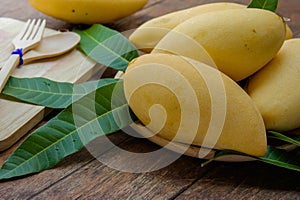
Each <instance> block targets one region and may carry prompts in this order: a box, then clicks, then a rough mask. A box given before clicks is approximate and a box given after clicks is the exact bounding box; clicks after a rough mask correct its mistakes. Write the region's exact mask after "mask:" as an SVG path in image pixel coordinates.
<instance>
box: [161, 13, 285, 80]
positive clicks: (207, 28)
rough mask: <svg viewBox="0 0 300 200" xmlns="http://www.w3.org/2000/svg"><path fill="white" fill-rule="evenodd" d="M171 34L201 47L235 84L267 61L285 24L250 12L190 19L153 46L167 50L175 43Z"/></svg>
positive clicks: (270, 15) (281, 38) (274, 16)
mask: <svg viewBox="0 0 300 200" xmlns="http://www.w3.org/2000/svg"><path fill="white" fill-rule="evenodd" d="M172 32H175V33H176V34H182V35H186V36H188V37H189V38H190V39H191V40H193V41H195V42H197V43H199V45H201V46H203V47H204V49H205V50H206V51H207V52H208V54H209V55H210V56H211V58H212V59H213V61H214V62H215V64H216V65H217V68H218V69H219V70H220V71H222V72H223V73H225V74H227V75H228V76H229V77H231V78H232V79H233V80H235V81H240V80H242V79H245V78H246V77H248V76H250V75H251V74H253V73H255V72H256V71H258V70H259V69H261V68H262V67H263V66H264V65H266V64H267V63H268V62H269V61H271V60H272V58H273V57H274V56H275V55H276V54H277V53H278V51H279V49H280V48H281V46H282V44H283V42H284V40H285V35H286V32H285V22H284V21H283V19H282V18H281V17H280V16H278V15H277V14H275V13H273V12H271V11H267V10H262V9H252V8H251V9H250V8H249V9H228V10H222V11H215V12H208V13H205V14H202V15H198V16H196V17H192V18H190V19H188V20H186V21H185V22H183V23H181V24H179V25H178V26H176V27H175V28H174V29H173V30H172V31H171V32H169V33H168V34H167V35H166V36H165V37H164V38H163V39H162V40H161V41H160V42H159V43H158V45H157V46H158V47H160V48H161V45H160V43H163V44H164V48H167V46H168V45H169V44H171V43H174V42H177V41H175V40H174V34H173V33H172ZM183 48H189V47H183ZM168 50H170V49H168ZM191 51H192V50H191ZM184 56H187V57H191V56H189V55H187V54H186V55H184ZM200 61H202V60H201V59H200Z"/></svg>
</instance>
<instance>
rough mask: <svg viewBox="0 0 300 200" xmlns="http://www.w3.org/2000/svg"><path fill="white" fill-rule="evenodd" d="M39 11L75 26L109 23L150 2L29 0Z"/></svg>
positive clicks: (135, 0)
mask: <svg viewBox="0 0 300 200" xmlns="http://www.w3.org/2000/svg"><path fill="white" fill-rule="evenodd" d="M28 2H29V3H30V4H31V5H32V6H33V7H34V8H35V9H37V10H38V11H40V12H42V13H44V14H46V15H49V16H52V17H55V18H58V19H61V20H64V21H67V22H69V23H73V24H96V23H109V22H112V21H115V20H118V19H121V18H123V17H126V16H129V15H131V14H133V13H134V12H136V11H138V10H140V9H141V8H143V6H144V5H145V4H146V3H147V2H148V0H118V1H108V0H28Z"/></svg>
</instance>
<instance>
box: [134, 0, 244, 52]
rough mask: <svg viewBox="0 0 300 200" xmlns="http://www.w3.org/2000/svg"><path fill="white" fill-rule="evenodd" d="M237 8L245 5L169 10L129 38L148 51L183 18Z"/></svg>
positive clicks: (214, 5)
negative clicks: (169, 11)
mask: <svg viewBox="0 0 300 200" xmlns="http://www.w3.org/2000/svg"><path fill="white" fill-rule="evenodd" d="M237 8H245V5H241V4H237V3H229V2H226V3H225V2H221V3H209V4H203V5H200V6H195V7H192V8H188V9H184V10H179V11H175V12H171V13H169V14H166V15H162V16H160V17H156V18H154V19H151V20H149V21H147V22H145V23H144V24H142V25H141V26H140V27H138V28H137V29H136V30H135V31H134V32H133V33H132V34H131V35H130V37H129V40H130V41H131V42H132V43H133V44H135V46H136V47H137V48H138V49H140V50H143V51H145V52H150V51H151V50H152V49H153V48H154V47H155V46H156V44H157V43H158V42H159V41H160V40H161V39H162V38H163V37H164V36H165V35H166V34H167V33H168V32H169V31H170V30H172V29H173V28H175V27H176V26H177V25H179V24H180V23H182V22H184V21H185V20H187V19H190V18H191V17H194V16H197V15H199V14H203V13H207V12H212V11H217V10H225V9H237Z"/></svg>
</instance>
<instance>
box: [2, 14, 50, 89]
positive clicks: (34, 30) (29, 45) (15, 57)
mask: <svg viewBox="0 0 300 200" xmlns="http://www.w3.org/2000/svg"><path fill="white" fill-rule="evenodd" d="M45 26H46V20H41V19H38V20H35V19H33V20H28V21H27V22H26V24H25V25H24V27H23V28H22V30H21V32H20V33H19V34H18V35H17V36H16V37H15V38H14V40H13V41H12V43H13V45H14V47H15V50H14V51H13V52H12V54H11V55H10V57H9V59H8V60H7V61H6V62H5V64H4V66H3V67H2V69H1V70H0V93H1V91H2V89H3V88H4V86H5V84H6V82H7V80H8V79H9V77H10V75H11V74H12V73H13V71H14V69H15V68H16V67H17V66H18V65H22V56H23V55H24V54H25V53H26V52H27V51H29V50H31V49H33V48H34V47H36V46H37V45H38V44H39V42H40V41H41V39H42V36H43V33H44V30H45Z"/></svg>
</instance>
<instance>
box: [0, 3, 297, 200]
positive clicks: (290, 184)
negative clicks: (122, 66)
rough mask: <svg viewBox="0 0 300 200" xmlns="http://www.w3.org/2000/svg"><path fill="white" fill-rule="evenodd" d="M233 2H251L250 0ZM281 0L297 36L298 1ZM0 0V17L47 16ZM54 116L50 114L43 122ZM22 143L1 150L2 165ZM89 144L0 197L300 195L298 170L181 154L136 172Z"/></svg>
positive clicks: (127, 144) (164, 8) (135, 147)
mask: <svg viewBox="0 0 300 200" xmlns="http://www.w3.org/2000/svg"><path fill="white" fill-rule="evenodd" d="M207 2H217V1H209V0H185V1H182V0H150V1H149V4H148V5H147V6H146V7H145V8H144V9H143V10H141V11H139V12H137V13H135V14H134V15H132V16H130V17H127V18H125V19H122V20H119V21H117V22H115V23H111V24H108V26H109V27H111V28H115V29H116V30H118V31H126V30H128V29H134V28H136V27H137V26H138V25H140V24H141V23H143V22H145V21H146V20H148V19H151V18H153V17H155V16H159V15H161V14H164V13H168V12H171V11H174V10H179V9H181V8H186V7H190V6H193V5H199V4H203V3H207ZM230 2H240V3H244V4H247V3H248V2H249V1H246V0H241V1H238V0H236V1H230ZM279 3H280V4H279V13H280V14H281V15H282V16H284V17H288V18H290V19H291V21H290V22H289V25H290V27H291V28H292V29H293V31H294V34H295V37H299V36H300V1H299V0H289V1H284V0H279ZM1 4H2V5H1V7H0V16H6V17H14V18H17V19H21V20H26V19H27V18H32V17H46V16H44V15H43V14H41V13H38V12H37V11H35V10H33V9H32V8H31V7H30V6H29V5H28V4H27V1H26V0H4V1H3V2H2V3H1ZM46 18H47V19H48V21H49V23H48V27H49V28H54V29H60V28H69V27H72V25H70V24H67V23H65V22H62V21H59V20H56V19H53V18H51V17H46ZM54 115H55V113H53V114H52V115H50V116H48V118H46V119H45V120H44V122H42V123H40V124H39V126H41V125H42V124H43V123H45V122H46V121H47V120H49V119H50V118H51V117H52V116H54ZM110 138H111V140H112V141H113V142H114V143H115V144H116V145H117V146H119V147H120V148H123V149H126V150H128V151H134V152H148V151H154V150H156V149H157V148H158V147H157V146H156V145H155V144H153V143H151V142H149V141H147V140H144V139H137V138H133V137H131V136H128V135H126V134H125V133H123V132H118V133H116V134H113V135H111V136H110ZM23 139H24V138H23ZM21 142H22V141H19V143H18V144H20V143H21ZM18 144H16V145H14V146H13V147H12V148H10V149H8V150H7V151H5V152H2V153H1V154H0V164H3V162H4V161H5V159H6V158H7V157H8V156H9V155H10V154H11V152H12V151H13V150H14V149H15V148H16V147H17V145H18ZM97 145H99V144H97V143H96V142H95V143H92V144H90V148H93V147H94V148H97ZM88 149H89V148H88ZM88 149H83V150H82V151H80V152H78V153H76V154H74V155H72V156H69V157H68V158H67V159H65V160H64V161H62V162H61V163H59V164H58V165H57V166H56V167H54V168H53V169H50V170H47V171H44V172H42V173H39V174H35V175H32V176H26V177H23V178H21V179H17V180H10V181H5V182H0V194H1V195H0V199H218V200H219V199H300V192H299V191H300V182H299V181H298V180H299V179H300V173H297V172H292V171H289V170H285V169H280V168H277V167H273V166H270V165H265V164H261V163H257V162H246V163H223V162H216V163H213V164H210V165H208V166H206V167H204V168H202V167H200V164H201V162H202V161H201V160H199V159H196V158H191V157H187V156H182V157H181V158H180V159H178V160H177V161H176V162H174V163H173V164H171V165H169V166H167V167H165V168H163V169H161V170H158V171H155V172H149V173H138V174H135V173H126V172H120V171H118V170H115V169H112V168H110V167H108V166H106V165H105V164H103V163H101V162H100V161H98V160H97V159H96V158H94V156H92V155H91V154H90V153H89V151H88ZM114 151H115V149H106V150H103V151H102V152H101V153H100V155H101V156H103V157H105V156H107V157H109V156H111V155H113V154H112V153H113V152H114ZM170 154H172V153H171V152H170ZM158 159H164V157H162V158H158ZM116 160H117V161H118V163H120V165H122V163H123V164H124V163H125V164H126V161H127V160H124V159H122V158H117V159H116ZM145 162H146V163H147V160H145Z"/></svg>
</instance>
